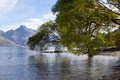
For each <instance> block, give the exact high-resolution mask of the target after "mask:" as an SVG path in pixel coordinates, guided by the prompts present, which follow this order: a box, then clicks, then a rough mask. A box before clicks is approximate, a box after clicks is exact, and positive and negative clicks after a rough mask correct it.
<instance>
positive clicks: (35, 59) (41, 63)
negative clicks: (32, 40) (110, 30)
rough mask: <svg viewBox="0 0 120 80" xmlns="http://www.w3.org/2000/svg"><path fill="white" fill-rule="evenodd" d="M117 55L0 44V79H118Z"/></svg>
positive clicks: (119, 76)
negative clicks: (57, 52)
mask: <svg viewBox="0 0 120 80" xmlns="http://www.w3.org/2000/svg"><path fill="white" fill-rule="evenodd" d="M119 59H120V58H119V57H115V56H103V55H97V56H95V57H94V58H93V59H88V57H87V56H86V55H80V56H77V55H74V54H70V53H61V54H55V53H43V54H38V53H36V52H33V51H30V50H29V49H28V48H22V47H0V80H120V60H119Z"/></svg>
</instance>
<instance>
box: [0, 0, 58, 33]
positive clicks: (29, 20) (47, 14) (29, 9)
mask: <svg viewBox="0 0 120 80" xmlns="http://www.w3.org/2000/svg"><path fill="white" fill-rule="evenodd" d="M56 1H57V0H0V30H4V31H7V30H10V29H16V28H18V27H19V26H20V25H25V26H26V27H28V28H32V29H37V28H38V26H39V25H41V24H43V23H44V22H46V21H48V20H50V19H53V20H54V19H55V16H54V15H53V14H52V12H51V8H52V6H53V5H54V4H55V2H56Z"/></svg>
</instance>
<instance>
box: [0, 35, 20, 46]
mask: <svg viewBox="0 0 120 80" xmlns="http://www.w3.org/2000/svg"><path fill="white" fill-rule="evenodd" d="M0 46H18V45H17V44H16V43H14V42H13V41H11V40H8V39H6V38H4V37H2V36H0Z"/></svg>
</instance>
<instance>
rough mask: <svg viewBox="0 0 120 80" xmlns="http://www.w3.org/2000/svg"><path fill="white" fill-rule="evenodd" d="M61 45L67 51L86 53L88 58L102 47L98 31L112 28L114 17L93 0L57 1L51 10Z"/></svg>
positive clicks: (102, 40)
mask: <svg viewBox="0 0 120 80" xmlns="http://www.w3.org/2000/svg"><path fill="white" fill-rule="evenodd" d="M52 11H53V13H54V14H56V15H57V18H56V24H57V26H58V27H57V29H58V32H59V34H60V37H61V39H60V41H61V43H62V45H64V46H67V47H68V50H69V51H72V52H73V51H74V50H75V51H77V52H82V53H87V54H88V56H89V57H91V56H93V55H94V54H96V53H97V52H96V51H97V48H100V47H102V46H103V45H104V43H105V42H104V39H103V36H102V35H101V33H100V31H103V30H105V29H108V26H112V25H113V24H112V21H111V19H113V18H115V17H116V15H115V14H114V13H112V12H111V11H110V10H108V9H106V8H104V7H103V6H101V5H99V4H98V3H97V2H96V1H95V0H58V1H57V3H56V4H55V5H54V7H53V8H52Z"/></svg>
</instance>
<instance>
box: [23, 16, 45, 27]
mask: <svg viewBox="0 0 120 80" xmlns="http://www.w3.org/2000/svg"><path fill="white" fill-rule="evenodd" d="M22 24H23V25H25V26H26V27H28V28H31V29H37V28H38V27H39V26H40V25H42V24H43V21H42V20H41V19H39V18H30V19H28V21H26V22H24V23H22Z"/></svg>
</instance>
